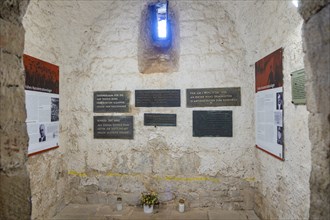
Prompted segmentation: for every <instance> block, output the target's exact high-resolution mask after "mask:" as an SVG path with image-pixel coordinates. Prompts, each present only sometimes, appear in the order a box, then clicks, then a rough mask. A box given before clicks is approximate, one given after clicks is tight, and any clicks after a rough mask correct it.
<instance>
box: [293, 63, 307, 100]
mask: <svg viewBox="0 0 330 220" xmlns="http://www.w3.org/2000/svg"><path fill="white" fill-rule="evenodd" d="M305 82H306V79H305V70H304V69H301V70H297V71H294V72H292V74H291V87H292V103H293V104H295V105H303V104H306V93H305Z"/></svg>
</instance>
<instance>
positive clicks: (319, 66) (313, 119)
mask: <svg viewBox="0 0 330 220" xmlns="http://www.w3.org/2000/svg"><path fill="white" fill-rule="evenodd" d="M329 3H330V1H329V0H324V1H314V2H310V1H302V4H301V6H300V8H299V12H300V14H301V15H302V17H303V18H304V20H305V22H304V25H303V39H304V49H305V66H306V75H307V83H306V86H307V87H306V91H307V94H308V96H307V108H308V111H309V112H310V114H309V138H310V140H311V142H312V172H311V177H310V190H311V197H310V199H311V207H310V213H309V214H310V218H311V219H329V218H330V197H329V195H330V175H329V174H330V132H329V131H330V52H329V51H330V43H329V42H330V4H329Z"/></svg>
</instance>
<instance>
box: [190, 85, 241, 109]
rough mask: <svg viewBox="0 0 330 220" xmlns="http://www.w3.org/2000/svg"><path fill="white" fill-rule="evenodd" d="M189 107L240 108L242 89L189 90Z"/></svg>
mask: <svg viewBox="0 0 330 220" xmlns="http://www.w3.org/2000/svg"><path fill="white" fill-rule="evenodd" d="M186 95H187V107H190V108H191V107H216V106H240V105H241V88H240V87H229V88H206V89H187V91H186Z"/></svg>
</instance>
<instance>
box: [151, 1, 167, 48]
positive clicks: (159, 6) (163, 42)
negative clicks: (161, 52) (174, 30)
mask: <svg viewBox="0 0 330 220" xmlns="http://www.w3.org/2000/svg"><path fill="white" fill-rule="evenodd" d="M149 13H150V15H151V16H150V17H151V23H150V24H151V33H152V40H153V44H154V45H155V46H157V47H163V48H165V47H169V46H170V45H171V32H170V23H169V17H168V1H165V2H159V3H153V4H150V5H149Z"/></svg>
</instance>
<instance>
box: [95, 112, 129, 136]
mask: <svg viewBox="0 0 330 220" xmlns="http://www.w3.org/2000/svg"><path fill="white" fill-rule="evenodd" d="M94 138H95V139H133V116H94Z"/></svg>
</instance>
